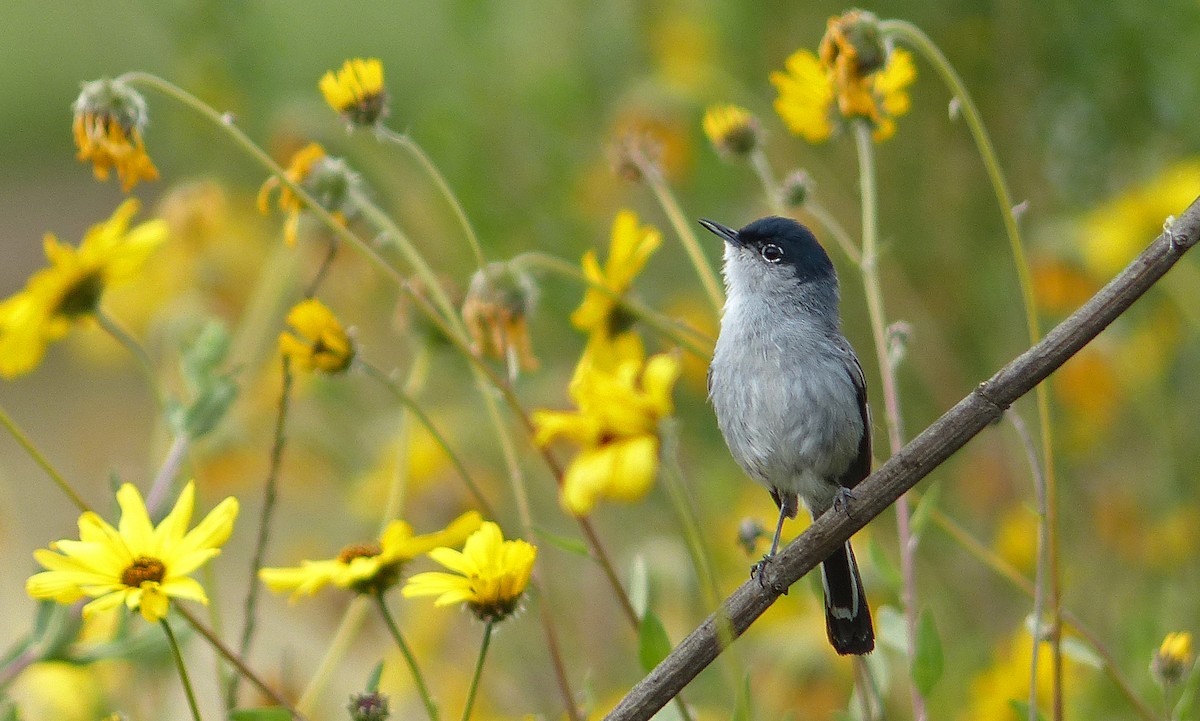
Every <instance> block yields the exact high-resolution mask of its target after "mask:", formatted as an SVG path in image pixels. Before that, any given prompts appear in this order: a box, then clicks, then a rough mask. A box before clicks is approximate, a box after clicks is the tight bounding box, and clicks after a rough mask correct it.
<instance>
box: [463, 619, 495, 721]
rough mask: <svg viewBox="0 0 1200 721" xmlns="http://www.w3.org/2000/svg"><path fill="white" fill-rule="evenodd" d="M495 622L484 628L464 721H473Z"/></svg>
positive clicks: (469, 689)
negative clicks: (480, 681)
mask: <svg viewBox="0 0 1200 721" xmlns="http://www.w3.org/2000/svg"><path fill="white" fill-rule="evenodd" d="M495 625H496V623H495V621H488V622H487V623H486V624H485V625H484V627H483V641H482V642H481V643H480V644H479V658H477V659H475V673H473V674H472V675H471V686H470V688H468V689H467V703H466V705H465V706H463V715H462V721H471V709H472V708H473V707H474V706H475V692H476V691H478V690H479V677H480V676H482V675H483V660H484V659H485V658H487V652H488V646H490V645H491V643H492V628H493V627H494V626H495Z"/></svg>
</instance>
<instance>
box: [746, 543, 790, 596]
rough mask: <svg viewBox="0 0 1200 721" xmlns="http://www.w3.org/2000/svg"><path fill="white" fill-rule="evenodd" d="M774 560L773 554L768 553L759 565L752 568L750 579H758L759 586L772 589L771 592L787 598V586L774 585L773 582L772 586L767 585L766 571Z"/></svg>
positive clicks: (756, 564)
mask: <svg viewBox="0 0 1200 721" xmlns="http://www.w3.org/2000/svg"><path fill="white" fill-rule="evenodd" d="M774 560H775V556H774V555H773V554H770V553H768V554H767V555H765V556H763V557H762V560H760V561H759V562H758V563H755V564H754V565H752V566H750V578H755V579H758V585H759V586H761V587H763V588H765V589H770V590H771V591H774V592H775V593H778V594H780V595H783V596H786V595H787V592H788V590H787V587H786V586H781V585H779V584H778V583H774V582H772V583H770V584H768V583H767V574H766V570H767V567H768V566H770V565H771V563H772V562H773V561H774Z"/></svg>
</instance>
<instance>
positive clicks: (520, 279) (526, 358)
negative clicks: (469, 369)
mask: <svg viewBox="0 0 1200 721" xmlns="http://www.w3.org/2000/svg"><path fill="white" fill-rule="evenodd" d="M536 301H537V286H535V285H534V284H533V279H532V278H530V277H529V275H528V274H527V273H524V272H522V271H521V270H519V269H517V268H514V267H513V265H512V264H510V263H488V265H487V266H486V267H484V268H483V269H481V270H478V271H476V272H475V275H474V276H473V277H472V278H471V286H470V288H468V289H467V298H466V300H465V301H463V307H462V316H463V322H464V323H465V324H466V326H467V330H468V331H469V332H470V333H471V343H472V347H473V350H474V351H475V352H476V353H479V354H486V355H490V356H492V357H495V358H499V359H502V360H504V361H505V363H507V365H508V369H509V375H510V376H516V374H517V371H518V370H535V369H537V367H538V360H537V358H536V357H534V355H533V343H532V342H531V341H530V339H529V316H530V315H531V314H532V313H533V308H534V304H535V303H536Z"/></svg>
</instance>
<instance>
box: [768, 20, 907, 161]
mask: <svg viewBox="0 0 1200 721" xmlns="http://www.w3.org/2000/svg"><path fill="white" fill-rule="evenodd" d="M876 22H877V21H876V19H875V17H874V16H873V15H871V14H870V13H865V12H862V11H857V10H855V11H850V12H848V13H846V14H845V15H842V16H835V17H833V18H830V19H829V26H828V29H827V30H826V33H825V37H824V38H822V40H821V45H820V48H819V50H820V55H819V57H818V56H817V55H815V54H813V53H812V52H810V51H808V50H798V51H796V52H795V53H793V54H792V56H791V57H789V58H788V59H787V61H786V63H785V68H786V72H778V71H777V72H774V73H771V77H770V79H771V84H772V85H774V86H775V89H776V90H777V91H778V93H779V97H778V98H776V100H775V110H776V112H778V113H779V115H780V117H781V118H783V120H784V123H785V124H787V126H788V128H789V129H790V130H791V131H792V132H793V133H795V134H797V135H801V136H803V137H804V138H805V139H806V140H808V141H809V142H811V143H819V142H822V141H824V140H826V139H828V138H829V136H830V135H832V134H833V131H834V129H835V127H836V126H835V122H836V121H837V119H838V118H839V117H841V118H846V119H856V118H862V119H865V120H867V121H869V122H870V123H871V126H872V128H874V133H873V137H874V138H875V140H876V141H881V140H886V139H887V138H889V137H891V136H892V135H893V134H894V133H895V131H896V124H895V121H894V118H896V117H897V116H900V115H903V114H904V113H907V112H908V109H909V105H910V101H909V97H908V92H907V88H908V86H909V85H911V84H912V82H913V81H914V80H915V79H916V77H917V72H916V66H915V65H914V64H913V60H912V55H911V53H909V52H908V51H906V50H900V49H897V50H893V51H891V52H888V51H887V49H886V48H885V47H884V46H883V43H882V41H881V40H880V37H879V33H878V29H877V27H876V24H875V23H876ZM835 100H836V107H835V103H834V101H835Z"/></svg>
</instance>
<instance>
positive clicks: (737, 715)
mask: <svg viewBox="0 0 1200 721" xmlns="http://www.w3.org/2000/svg"><path fill="white" fill-rule="evenodd" d="M753 700H754V698H753V696H751V695H750V673H749V672H747V673H746V674H745V675H744V676H742V685H741V686H740V687H739V688H738V693H737V698H735V699H734V701H733V719H732V721H754V704H753V703H752V702H753Z"/></svg>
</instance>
